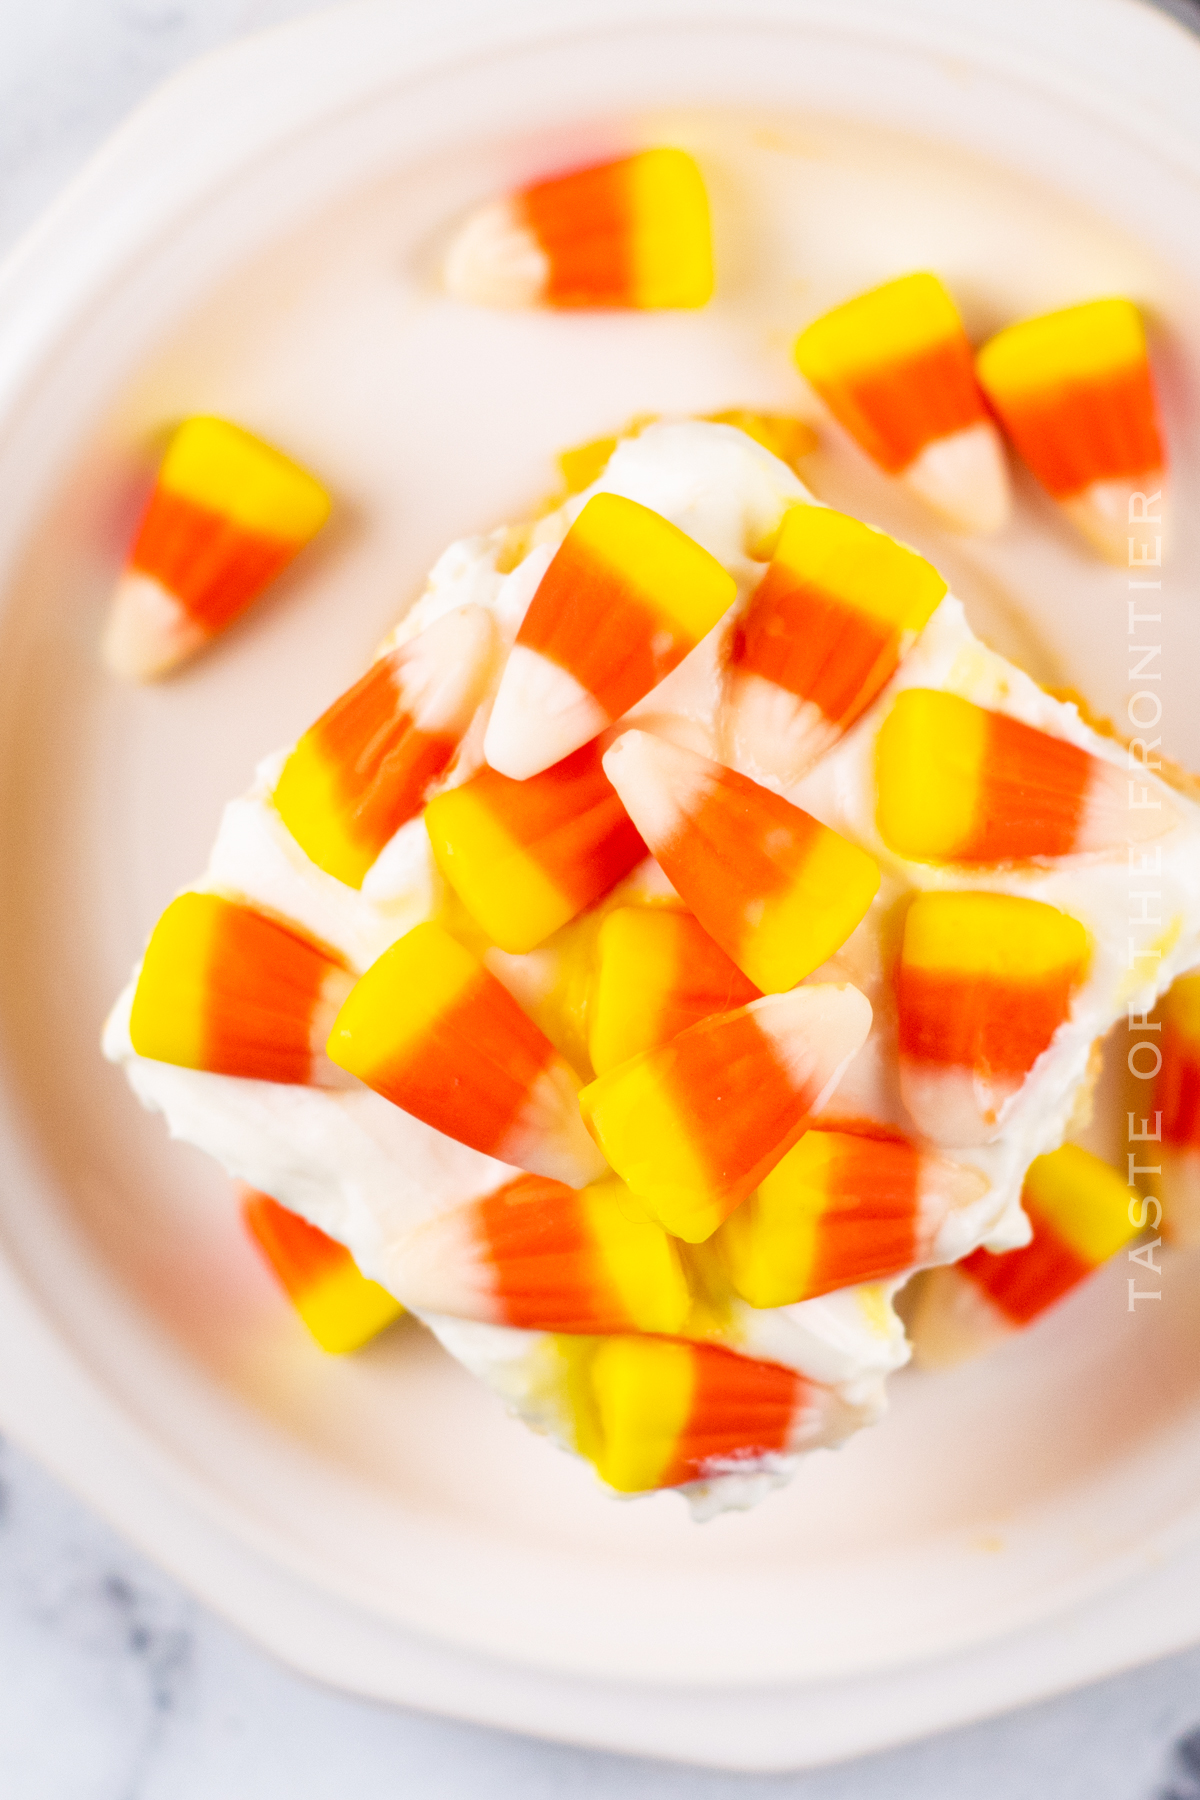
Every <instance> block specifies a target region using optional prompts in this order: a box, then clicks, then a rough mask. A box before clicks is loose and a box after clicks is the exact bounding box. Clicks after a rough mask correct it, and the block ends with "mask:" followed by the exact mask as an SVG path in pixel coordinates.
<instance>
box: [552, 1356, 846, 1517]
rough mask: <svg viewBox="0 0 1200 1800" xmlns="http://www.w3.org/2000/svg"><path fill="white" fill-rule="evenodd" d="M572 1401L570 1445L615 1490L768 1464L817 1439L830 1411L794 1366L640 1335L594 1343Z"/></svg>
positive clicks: (826, 1429) (829, 1399) (831, 1421)
mask: <svg viewBox="0 0 1200 1800" xmlns="http://www.w3.org/2000/svg"><path fill="white" fill-rule="evenodd" d="M582 1398H583V1403H582V1404H581V1405H580V1407H579V1412H580V1415H581V1416H580V1418H579V1420H578V1437H579V1444H580V1449H581V1451H582V1452H583V1454H584V1455H586V1456H587V1457H588V1460H589V1461H590V1462H591V1463H592V1464H593V1465H594V1466H595V1469H596V1472H597V1474H598V1475H599V1476H600V1478H601V1480H602V1481H606V1482H607V1483H608V1485H609V1487H611V1488H615V1489H616V1490H617V1492H618V1493H622V1494H636V1493H645V1492H647V1491H649V1490H651V1489H655V1488H671V1487H681V1486H683V1484H684V1483H686V1482H690V1481H703V1480H705V1479H706V1478H710V1477H712V1476H714V1475H720V1474H728V1473H729V1472H731V1471H736V1470H739V1469H744V1470H749V1469H752V1468H753V1467H754V1466H755V1464H760V1465H761V1464H763V1463H764V1462H765V1463H767V1465H768V1466H769V1465H770V1463H771V1462H772V1461H776V1460H777V1459H779V1458H781V1457H784V1456H787V1455H789V1454H794V1453H796V1452H797V1451H799V1450H803V1449H809V1448H812V1447H814V1446H815V1445H816V1444H817V1443H819V1442H821V1441H823V1440H825V1439H826V1438H827V1437H828V1436H829V1435H830V1434H831V1427H834V1426H835V1414H836V1411H837V1403H836V1401H835V1400H834V1397H833V1395H832V1394H830V1393H829V1392H828V1390H827V1389H824V1388H820V1387H817V1386H816V1385H815V1384H814V1383H812V1382H808V1381H806V1380H805V1379H804V1377H803V1376H802V1375H799V1374H797V1373H796V1371H795V1370H794V1369H785V1368H782V1367H780V1365H779V1364H778V1363H767V1362H756V1361H752V1360H751V1359H750V1358H749V1357H746V1356H736V1355H734V1354H733V1353H732V1352H731V1351H728V1350H719V1349H717V1348H715V1347H714V1346H712V1345H709V1344H681V1343H672V1342H670V1341H669V1340H664V1339H662V1338H657V1339H656V1338H647V1337H612V1338H608V1339H606V1340H605V1341H604V1342H603V1343H602V1344H600V1345H599V1347H598V1348H597V1350H596V1352H595V1354H594V1356H593V1357H592V1358H591V1360H590V1363H589V1364H588V1366H587V1371H586V1378H585V1394H584V1396H583V1397H582Z"/></svg>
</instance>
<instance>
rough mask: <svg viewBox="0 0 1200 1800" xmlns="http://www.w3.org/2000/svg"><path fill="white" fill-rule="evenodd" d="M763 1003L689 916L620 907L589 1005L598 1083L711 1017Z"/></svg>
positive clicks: (603, 932) (608, 923) (605, 935)
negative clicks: (622, 1064) (622, 1065)
mask: <svg viewBox="0 0 1200 1800" xmlns="http://www.w3.org/2000/svg"><path fill="white" fill-rule="evenodd" d="M759 998H760V994H759V990H758V989H757V988H756V987H755V985H754V983H753V982H752V981H747V979H746V977H745V976H744V975H743V974H742V972H741V970H740V969H739V968H738V966H737V964H736V963H735V962H734V961H733V960H732V959H731V958H730V957H728V956H726V954H725V952H724V951H723V950H722V949H721V948H720V947H719V945H717V944H714V942H713V940H712V939H711V938H710V937H709V935H708V933H707V932H706V931H705V930H704V927H703V926H702V925H701V924H700V922H699V921H698V920H697V919H694V918H693V917H692V915H691V914H690V913H685V912H677V911H676V910H674V909H673V908H670V909H668V908H666V907H645V906H643V907H632V906H623V907H618V908H617V909H616V910H615V911H614V912H611V913H610V914H609V915H608V917H607V918H606V919H605V921H604V923H603V924H602V925H601V927H600V932H599V936H598V937H597V940H596V952H595V972H594V974H593V976H592V982H591V987H590V990H589V993H588V1000H587V1022H588V1049H589V1051H590V1054H591V1059H592V1067H593V1068H594V1069H595V1071H596V1073H597V1075H603V1074H604V1073H605V1072H606V1071H607V1070H608V1069H611V1068H615V1066H616V1065H617V1064H618V1063H620V1062H624V1061H626V1060H627V1059H628V1058H629V1057H631V1056H637V1055H638V1054H639V1053H640V1052H641V1051H643V1050H653V1049H655V1048H656V1047H657V1046H658V1045H659V1044H665V1043H667V1042H668V1041H669V1040H670V1039H671V1038H673V1037H676V1036H677V1035H678V1034H679V1033H680V1032H681V1031H686V1029H687V1028H688V1026H689V1025H696V1024H698V1023H699V1022H700V1020H701V1019H706V1018H708V1017H710V1015H711V1014H713V1013H722V1012H731V1011H733V1010H734V1009H735V1008H736V1007H739V1006H745V1005H748V1003H749V1002H750V1001H751V1000H757V999H759Z"/></svg>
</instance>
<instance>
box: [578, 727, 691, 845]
mask: <svg viewBox="0 0 1200 1800" xmlns="http://www.w3.org/2000/svg"><path fill="white" fill-rule="evenodd" d="M603 765H604V773H605V774H606V775H607V776H608V779H609V780H610V781H611V782H612V784H613V786H614V787H615V788H616V790H617V793H618V795H619V797H620V800H621V804H622V806H623V807H624V808H625V811H626V812H627V813H628V814H629V816H630V818H631V819H632V820H633V822H634V824H635V825H636V826H637V828H638V831H639V833H640V834H641V837H642V839H643V840H644V842H645V843H646V844H647V845H648V846H649V848H650V850H651V851H658V850H659V849H661V848H662V847H663V846H664V845H665V844H667V843H668V842H669V841H670V839H671V838H672V837H673V836H674V835H675V833H676V831H677V830H678V829H679V825H680V823H681V821H682V820H684V819H686V818H689V817H690V816H691V815H692V814H693V813H695V812H697V811H698V810H699V808H700V805H701V803H702V802H703V799H704V796H705V794H706V793H707V792H708V790H709V789H710V788H711V786H712V784H713V779H714V776H715V775H717V774H719V770H718V769H717V768H716V765H715V764H713V763H711V762H710V761H709V760H708V758H707V757H706V756H698V755H697V754H696V752H695V751H694V750H685V749H684V748H683V746H682V744H672V743H670V742H669V741H668V739H666V738H660V737H656V736H655V735H654V734H653V733H652V732H649V731H623V732H622V733H621V735H620V737H619V738H618V739H617V741H616V743H615V744H613V745H611V746H610V748H609V749H608V750H606V751H605V753H604V758H603Z"/></svg>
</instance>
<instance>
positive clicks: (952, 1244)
mask: <svg viewBox="0 0 1200 1800" xmlns="http://www.w3.org/2000/svg"><path fill="white" fill-rule="evenodd" d="M990 1186H991V1183H990V1182H989V1181H988V1178H987V1176H986V1175H984V1174H983V1172H982V1171H981V1170H979V1169H971V1168H964V1167H963V1165H962V1164H961V1163H953V1162H948V1161H946V1159H945V1158H943V1157H940V1156H925V1157H922V1158H921V1166H920V1173H919V1175H918V1178H917V1218H916V1240H917V1254H918V1256H919V1258H920V1259H921V1261H925V1260H927V1259H933V1260H936V1261H937V1262H950V1261H955V1262H956V1261H957V1260H958V1258H959V1257H960V1256H965V1255H966V1253H967V1251H968V1250H970V1249H971V1248H972V1247H973V1242H974V1240H976V1239H978V1236H979V1232H978V1228H977V1224H976V1223H975V1222H972V1221H968V1220H964V1219H963V1217H962V1214H963V1213H965V1212H966V1211H967V1209H968V1208H969V1207H972V1206H974V1205H975V1202H976V1201H977V1200H982V1199H983V1196H984V1195H985V1194H986V1193H987V1191H988V1189H989V1188H990Z"/></svg>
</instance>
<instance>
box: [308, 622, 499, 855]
mask: <svg viewBox="0 0 1200 1800" xmlns="http://www.w3.org/2000/svg"><path fill="white" fill-rule="evenodd" d="M493 641H494V627H493V625H492V622H491V618H490V616H489V615H488V614H487V613H486V612H484V611H483V609H482V608H481V607H477V606H468V607H460V608H458V609H457V611H456V612H453V613H450V614H449V615H447V617H445V618H443V619H440V620H438V621H437V622H436V623H435V624H433V625H431V626H430V627H429V628H428V629H427V630H426V631H424V632H422V633H421V634H420V636H418V637H417V638H414V639H410V640H409V641H408V642H407V643H405V644H402V645H401V646H400V647H399V648H398V649H395V650H392V651H390V652H389V653H388V654H387V655H386V656H381V657H380V658H379V660H378V661H377V662H375V663H373V664H372V666H371V668H370V669H368V671H367V673H366V674H365V675H364V676H363V678H362V680H361V681H358V682H356V683H355V685H354V686H353V687H352V688H350V689H349V690H348V691H347V692H346V693H345V694H343V695H342V696H341V698H340V699H339V700H336V701H335V702H334V704H333V705H332V706H331V707H330V708H329V709H328V711H327V712H325V713H323V714H322V715H321V717H320V718H319V719H318V720H317V722H316V724H315V725H313V726H312V727H311V728H310V729H309V730H308V731H306V732H305V734H304V736H303V737H302V738H301V739H300V742H299V743H298V744H297V745H296V748H295V749H294V750H293V752H292V754H291V755H290V756H289V758H288V760H287V762H286V763H285V764H284V767H283V771H282V773H281V775H280V777H279V781H278V783H277V784H276V788H275V793H274V796H273V798H274V801H275V806H276V809H277V810H278V812H279V814H280V817H281V818H282V819H283V822H284V824H285V825H286V826H287V827H288V830H289V831H290V832H291V833H292V836H293V837H294V838H295V839H296V841H297V843H298V844H299V845H300V847H301V849H302V850H304V851H305V852H306V853H307V854H308V856H309V857H310V858H311V859H312V861H313V862H315V863H316V865H317V867H318V868H320V869H324V870H325V872H326V874H329V875H333V876H335V877H336V878H337V879H338V880H339V881H344V882H346V883H347V884H348V885H349V886H351V887H361V885H362V882H363V877H364V876H365V875H366V873H367V870H368V869H369V868H370V867H371V865H372V863H373V862H374V861H375V859H376V858H377V857H378V855H379V853H380V851H381V850H382V849H383V847H384V845H385V844H386V843H388V841H389V840H390V839H391V838H392V837H393V836H394V835H395V833H396V832H397V831H398V830H399V829H400V827H401V826H402V825H404V824H406V823H407V821H408V820H409V819H411V818H414V817H415V816H416V814H417V813H418V812H420V810H421V807H422V805H423V804H424V801H425V796H426V794H427V793H428V791H429V789H430V787H431V786H432V785H433V783H434V782H435V781H436V780H437V779H438V777H439V776H440V775H441V774H442V773H443V771H444V770H445V769H446V767H447V765H448V764H449V762H450V760H451V758H452V757H453V756H454V754H455V752H456V750H457V749H458V746H459V744H460V742H461V740H462V737H463V734H464V733H465V731H466V729H467V727H468V725H469V724H470V722H471V719H472V716H473V715H474V712H475V709H476V707H477V706H478V704H479V701H480V700H481V699H482V697H483V687H484V684H485V682H486V678H487V674H488V670H489V665H490V660H491V652H492V646H493Z"/></svg>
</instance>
